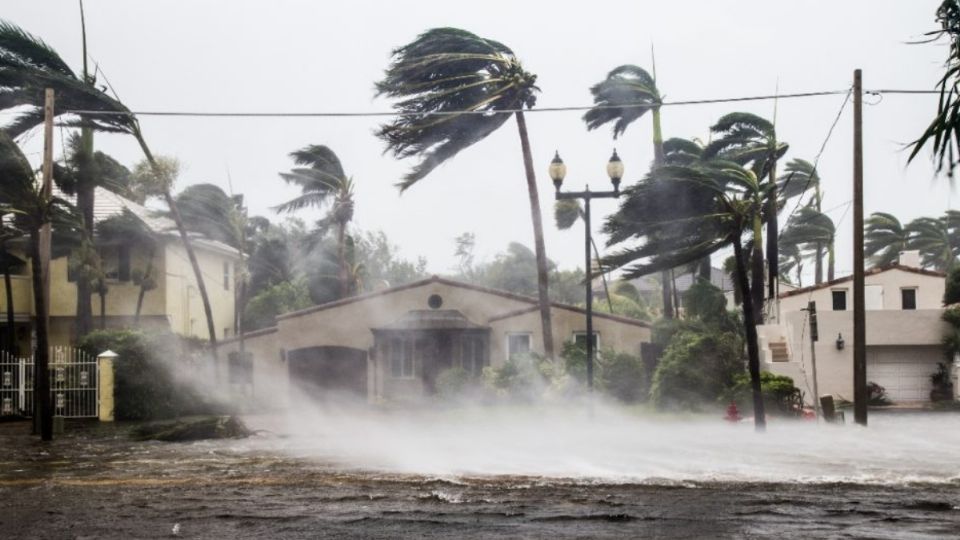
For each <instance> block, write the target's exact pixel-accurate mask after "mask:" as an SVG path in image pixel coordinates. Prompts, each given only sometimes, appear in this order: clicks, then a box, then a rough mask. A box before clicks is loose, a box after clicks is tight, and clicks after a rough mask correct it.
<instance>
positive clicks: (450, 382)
mask: <svg viewBox="0 0 960 540" xmlns="http://www.w3.org/2000/svg"><path fill="white" fill-rule="evenodd" d="M472 382H473V381H472V380H471V378H470V374H469V373H467V370H465V369H463V368H462V367H454V368H450V369H445V370H443V371H441V372H440V374H439V375H437V381H436V385H437V394H438V395H439V396H440V397H442V398H444V399H457V398H460V397H463V395H464V392H465V391H466V390H467V389H468V388H469V387H470V386H471V383H472Z"/></svg>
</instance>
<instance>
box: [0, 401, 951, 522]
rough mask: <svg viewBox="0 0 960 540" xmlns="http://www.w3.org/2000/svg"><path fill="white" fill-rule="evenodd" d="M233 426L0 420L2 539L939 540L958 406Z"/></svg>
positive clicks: (366, 417)
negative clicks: (156, 433) (733, 415)
mask: <svg viewBox="0 0 960 540" xmlns="http://www.w3.org/2000/svg"><path fill="white" fill-rule="evenodd" d="M248 423H249V424H250V425H251V427H254V428H258V429H263V430H264V431H262V432H260V433H259V434H258V435H257V436H255V437H252V438H249V439H243V440H225V441H202V442H196V443H159V442H134V441H130V440H129V439H128V438H126V428H125V427H124V426H122V425H121V426H103V425H100V426H98V425H96V424H81V425H71V426H68V427H69V428H70V429H69V431H68V433H67V434H66V435H65V436H63V437H62V438H60V439H58V440H56V441H54V442H53V443H52V444H49V445H44V444H42V443H40V442H39V441H36V440H35V439H34V438H33V437H31V436H29V434H28V428H29V427H28V426H26V425H25V424H22V423H18V424H5V425H0V537H2V538H158V537H159V538H169V537H183V538H348V537H354V538H396V537H401V536H417V537H422V538H439V537H443V538H485V537H490V538H492V537H498V538H500V537H507V538H554V539H556V538H584V537H586V538H636V537H650V538H654V537H655V538H716V537H736V538H752V537H765V536H777V537H780V538H823V537H836V538H897V539H900V538H956V537H958V536H960V414H956V413H940V414H932V413H925V414H919V413H912V414H906V413H900V414H890V413H887V414H882V415H881V414H873V415H872V416H871V427H870V428H868V429H862V428H859V427H856V426H850V425H847V426H823V425H820V426H818V425H816V424H815V423H808V422H786V421H781V422H776V421H773V422H771V424H770V426H769V431H768V433H766V434H764V435H757V434H754V433H753V430H752V427H751V426H749V425H747V424H740V425H730V424H728V423H726V422H723V421H722V420H720V419H719V418H712V417H711V418H694V419H689V418H688V419H682V420H674V421H666V420H663V419H644V418H643V417H639V416H637V415H632V414H628V413H621V412H616V411H611V410H605V409H600V410H595V411H593V412H592V413H579V412H576V411H570V410H561V411H552V412H544V411H540V410H534V409H530V410H523V409H508V410H502V411H493V412H491V411H489V410H477V411H447V412H443V413H437V412H433V413H416V414H404V415H400V414H389V413H372V412H368V413H354V414H351V413H348V412H346V411H340V410H338V411H330V410H327V411H323V412H313V413H310V414H307V413H303V414H298V415H297V416H293V417H253V418H249V419H248Z"/></svg>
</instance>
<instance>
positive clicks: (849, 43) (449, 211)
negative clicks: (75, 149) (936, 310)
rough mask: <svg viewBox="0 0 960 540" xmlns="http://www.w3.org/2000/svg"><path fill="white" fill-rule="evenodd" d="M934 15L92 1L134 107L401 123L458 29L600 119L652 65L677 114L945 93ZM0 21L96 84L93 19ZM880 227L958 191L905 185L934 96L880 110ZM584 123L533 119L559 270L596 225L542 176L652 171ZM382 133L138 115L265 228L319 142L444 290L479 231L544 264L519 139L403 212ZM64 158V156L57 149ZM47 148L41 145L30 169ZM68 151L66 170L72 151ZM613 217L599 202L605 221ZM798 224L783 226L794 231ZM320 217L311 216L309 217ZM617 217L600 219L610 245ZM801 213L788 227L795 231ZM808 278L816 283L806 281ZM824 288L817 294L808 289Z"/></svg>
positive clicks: (763, 111) (792, 126) (308, 123)
mask: <svg viewBox="0 0 960 540" xmlns="http://www.w3.org/2000/svg"><path fill="white" fill-rule="evenodd" d="M938 4H939V1H938V0H923V1H920V0H911V1H909V2H907V1H892V0H890V1H880V0H869V1H867V0H860V1H852V0H847V1H843V2H836V1H825V0H824V1H805V2H796V1H792V2H786V1H777V2H774V1H770V0H761V1H738V2H732V1H723V2H718V1H715V0H703V1H687V2H637V1H622V2H614V1H594V2H566V1H563V2H561V1H558V2H549V3H548V2H517V1H512V2H511V1H498V0H490V1H487V2H483V3H465V2H450V1H405V2H386V1H384V2H373V1H350V2H316V1H313V2H308V1H293V0H271V1H269V2H267V1H260V2H252V1H230V2H226V1H213V0H190V1H185V0H180V1H163V2H160V1H137V2H131V1H129V0H88V1H87V2H86V5H85V7H86V17H87V33H88V44H89V56H90V58H91V60H92V61H93V62H95V63H96V64H97V65H99V67H100V69H101V70H102V72H103V74H104V75H105V76H101V78H100V82H105V81H107V80H108V81H109V83H110V84H111V85H112V87H113V88H114V90H115V91H116V92H117V94H118V95H119V97H120V98H121V100H122V101H123V102H124V103H125V104H127V105H128V106H129V107H130V108H131V109H133V110H135V111H207V112H219V111H235V112H240V111H242V112H270V111H275V112H346V111H349V112H371V111H389V109H390V103H389V102H388V101H386V100H382V99H375V98H374V96H373V94H374V92H373V83H374V81H375V80H377V79H379V78H380V77H381V75H382V73H383V70H384V68H385V67H386V66H387V63H388V62H389V59H390V51H391V50H392V49H393V48H395V47H397V46H400V45H403V44H405V43H407V42H409V41H411V40H412V39H413V38H414V37H415V36H416V35H417V34H418V33H420V32H422V31H424V30H427V29H429V28H433V27H438V26H454V27H459V28H463V29H466V30H470V31H472V32H474V33H477V34H479V35H481V36H484V37H489V38H492V39H496V40H499V41H501V42H503V43H505V44H506V45H508V46H509V47H511V48H512V49H513V50H514V51H515V53H516V54H517V55H518V56H519V57H520V58H521V59H522V61H523V62H524V65H525V67H526V68H527V69H528V70H529V71H532V72H534V73H536V74H537V75H538V85H539V87H540V88H541V89H542V93H541V94H540V96H539V99H538V103H537V105H538V106H539V107H559V106H583V105H589V104H590V101H591V99H590V94H589V92H588V88H589V87H590V86H591V85H592V84H594V83H596V82H598V81H600V80H601V79H603V77H604V76H605V75H606V73H607V72H608V71H609V70H610V69H612V68H614V67H616V66H618V65H621V64H628V63H629V64H637V65H640V66H643V67H646V68H648V69H649V68H650V66H651V45H654V47H655V51H656V69H657V80H658V84H659V87H660V89H661V92H662V93H663V94H665V96H666V99H667V100H668V101H680V100H690V99H703V98H724V97H738V96H754V95H764V94H773V93H775V92H776V91H777V89H778V88H779V92H780V93H781V94H785V93H794V92H808V91H819V90H844V89H846V88H847V87H848V86H849V85H850V84H851V80H852V73H853V70H854V69H855V68H862V69H863V80H864V87H865V88H867V89H890V88H902V89H932V88H933V87H934V85H935V83H936V81H937V79H938V77H939V76H940V74H941V73H942V63H943V60H944V58H945V55H946V47H945V45H943V44H911V43H910V42H913V41H918V40H920V39H922V38H923V34H924V33H925V32H927V31H930V30H932V29H934V28H935V22H934V11H935V9H936V6H937V5H938ZM0 14H2V15H0V16H2V17H3V18H5V19H7V20H9V21H12V22H14V23H16V24H18V25H20V26H22V27H23V28H24V29H26V30H27V31H29V32H31V33H33V34H35V35H37V36H40V37H42V38H43V39H44V40H46V41H47V42H48V43H49V44H50V45H52V46H53V47H54V48H55V49H57V50H58V51H59V52H60V53H61V54H62V55H63V56H64V58H65V59H66V60H67V61H68V62H69V63H70V64H71V65H72V66H73V67H74V68H75V69H76V70H77V71H79V69H80V66H81V61H82V56H81V55H82V53H81V34H80V17H79V8H78V4H77V1H76V0H42V1H40V0H37V1H33V0H31V1H14V0H4V1H3V2H2V11H0ZM865 101H866V103H867V104H866V105H865V107H864V132H865V136H864V149H865V150H864V151H865V175H866V181H865V185H866V188H865V189H866V194H865V201H866V212H867V213H868V214H869V213H870V212H873V211H887V212H892V213H894V214H896V215H897V216H899V217H900V218H901V219H902V220H909V219H912V218H914V217H917V216H920V215H939V214H941V213H942V212H943V211H944V210H946V209H947V208H950V207H951V201H952V200H953V197H954V195H953V191H952V190H951V188H950V185H949V183H948V182H947V180H946V179H943V178H936V177H935V176H934V171H933V167H932V166H931V164H930V162H929V160H928V159H926V156H924V159H920V160H917V161H915V162H914V163H913V164H911V165H910V166H909V167H908V166H907V164H906V158H907V154H906V152H905V151H904V150H903V147H904V144H905V143H908V142H910V141H911V140H913V139H915V138H916V137H917V136H918V135H919V134H920V133H921V132H922V130H923V128H924V127H925V126H926V124H927V123H928V122H929V120H930V118H931V117H932V115H933V113H934V112H935V108H936V97H935V96H929V95H928V96H894V95H887V96H884V97H883V98H882V99H881V98H878V97H873V96H867V97H866V98H865ZM842 102H843V96H839V95H834V96H826V97H815V98H808V99H791V100H786V99H785V100H780V101H779V103H778V105H777V113H776V123H777V131H778V135H779V137H780V139H782V140H783V141H786V142H788V143H789V144H790V147H791V150H790V153H789V154H788V158H792V157H801V158H805V159H808V160H811V161H812V160H813V158H814V156H815V155H816V153H817V151H818V150H819V148H820V146H821V145H822V144H823V142H824V139H825V138H826V135H827V131H828V129H829V127H830V125H831V123H832V122H833V120H834V118H835V116H836V115H837V112H838V111H839V109H840V106H841V103H842ZM733 111H748V112H752V113H756V114H759V115H762V116H765V117H768V118H772V117H773V113H774V103H773V102H772V101H757V102H746V103H727V104H716V105H692V106H683V107H680V106H678V107H666V108H664V110H663V129H664V135H665V136H666V137H671V136H678V137H698V138H700V139H702V140H707V138H708V137H709V130H708V127H709V126H710V125H711V124H712V123H713V122H715V121H716V119H717V118H719V117H720V116H721V115H723V114H725V113H727V112H733ZM581 115H582V112H559V113H548V112H541V113H534V114H530V115H528V124H529V129H530V139H531V144H532V147H533V153H534V160H535V164H536V170H537V174H538V181H539V184H540V188H541V189H540V196H541V207H542V208H543V211H544V218H545V219H544V221H545V223H544V225H545V229H546V243H547V254H548V256H549V257H550V258H551V259H553V260H554V261H556V262H558V263H559V265H560V266H561V267H564V268H573V267H576V266H582V257H583V256H582V245H583V244H582V234H583V231H582V227H581V226H579V225H578V226H576V227H575V228H574V229H572V230H570V231H563V232H561V231H557V230H556V228H555V226H554V225H553V220H552V206H553V194H552V186H551V184H550V180H549V178H548V177H547V175H546V169H547V165H548V163H549V161H550V159H551V157H552V155H553V152H554V150H559V151H560V153H561V155H562V156H563V158H564V160H565V161H566V163H567V166H568V170H569V172H568V176H567V186H566V187H568V188H571V189H580V188H582V187H583V185H584V184H586V183H589V184H590V186H591V188H593V189H606V188H607V187H608V185H609V184H608V180H607V178H606V175H605V173H604V167H605V162H606V160H607V158H608V157H609V155H610V152H611V150H612V149H613V148H614V147H616V149H617V150H618V152H619V153H620V155H621V157H622V159H623V161H624V163H625V165H626V171H627V172H626V175H625V176H626V177H625V182H626V183H631V182H633V181H635V180H636V179H638V178H640V177H641V176H642V175H643V174H644V172H646V170H647V168H648V167H649V163H650V161H651V159H652V155H653V152H652V147H651V142H650V135H651V126H650V120H649V118H648V117H644V118H642V119H641V120H639V121H638V122H636V123H635V124H634V125H632V126H631V127H630V128H629V129H628V131H627V133H626V135H625V136H623V137H621V138H620V139H619V140H617V141H614V140H613V139H612V137H611V133H610V131H609V130H606V129H603V130H598V131H594V132H587V131H586V129H585V128H584V124H583V122H582V121H581V120H580V116H581ZM384 121H386V119H385V118H381V119H378V118H288V119H278V118H261V119H251V118H243V119H224V118H157V117H142V118H141V123H142V126H143V130H144V133H145V136H146V138H147V140H148V142H149V143H150V145H151V147H152V149H153V151H154V152H155V153H158V154H165V155H172V156H176V157H177V158H178V159H179V160H180V161H181V162H182V163H183V165H184V169H183V173H182V175H181V178H180V181H179V183H178V188H180V189H182V188H183V187H184V186H186V185H188V184H191V183H197V182H211V183H214V184H217V185H220V186H221V187H223V188H224V189H225V190H228V192H229V191H230V185H228V178H230V179H232V191H233V192H235V193H243V194H245V195H246V198H247V201H248V206H249V208H250V211H251V214H262V215H267V216H269V217H271V219H276V216H275V214H274V213H273V212H272V211H271V210H270V207H271V206H273V205H276V204H278V203H281V202H283V201H285V200H287V199H289V198H291V197H293V196H294V195H295V193H296V191H295V190H294V189H293V188H291V187H288V186H286V185H285V184H284V183H283V182H282V180H281V179H280V178H279V176H278V175H277V173H278V172H279V171H284V170H287V169H289V168H290V166H291V165H292V162H291V161H290V159H289V157H288V156H287V154H288V153H289V152H290V151H292V150H295V149H297V148H299V147H302V146H305V145H307V144H325V145H328V146H330V147H331V148H332V149H333V150H334V151H335V152H336V153H337V154H338V155H339V156H340V158H341V160H342V162H343V165H344V168H345V169H346V171H347V173H348V174H350V175H352V176H353V179H354V180H355V182H356V185H357V192H356V201H357V211H356V218H355V223H356V226H357V227H359V228H361V229H364V230H377V229H382V230H383V231H385V232H386V233H387V235H388V236H389V237H390V239H391V240H392V241H393V242H394V243H396V244H399V245H400V246H401V251H402V253H403V255H404V256H406V257H410V258H413V257H416V256H419V255H422V256H425V257H426V258H427V260H428V263H429V264H428V268H429V270H431V271H432V272H436V273H444V272H449V271H450V270H451V269H452V268H453V266H454V264H455V258H454V256H453V252H454V244H453V238H454V237H455V236H457V235H459V234H461V233H463V232H467V231H471V232H474V233H476V236H477V241H478V256H479V258H481V259H483V258H489V257H491V256H493V254H495V253H496V252H498V251H501V250H503V249H504V248H505V247H506V245H507V243H508V242H510V241H519V242H522V243H524V244H527V245H532V229H531V225H530V211H529V204H528V199H527V195H526V186H525V179H524V174H523V164H522V161H521V154H520V146H519V139H518V135H517V129H516V125H515V123H514V122H512V121H511V122H508V123H507V124H505V125H504V126H503V127H501V128H500V129H499V130H498V131H497V132H496V133H494V134H493V135H491V136H490V137H488V138H487V139H486V140H484V141H481V142H480V143H478V144H476V145H474V146H473V147H471V148H470V149H468V150H467V151H465V152H463V153H462V154H461V155H459V156H457V157H456V158H455V159H453V160H451V161H450V162H448V163H447V164H446V165H443V166H441V167H440V168H439V169H437V170H435V171H434V172H433V173H432V174H430V175H429V176H428V177H427V178H426V179H424V180H423V181H422V182H420V183H419V184H417V185H415V186H413V187H412V188H411V189H409V190H408V191H407V192H406V193H404V194H403V195H402V196H401V195H400V194H399V193H398V191H397V189H396V188H395V187H394V184H395V183H396V182H397V181H398V180H399V178H400V177H401V175H402V174H403V173H404V172H405V171H406V170H407V169H408V168H409V167H410V166H412V165H413V164H414V161H413V160H409V161H408V162H401V161H397V160H395V159H394V158H393V157H391V156H389V155H384V154H383V149H384V147H383V144H382V143H381V142H380V141H379V140H378V139H376V138H375V137H374V135H373V132H374V130H375V129H376V127H377V125H378V124H379V123H381V122H384ZM57 136H58V140H57V143H56V144H57V148H58V149H59V148H60V141H59V137H60V136H61V133H58V134H57ZM40 139H41V137H40V136H39V134H35V135H34V136H32V137H31V138H30V139H29V140H28V141H27V142H26V144H25V147H26V151H27V152H28V153H29V154H30V155H29V157H30V159H31V160H32V161H34V162H35V163H37V162H39V158H40V150H41V146H40ZM96 145H97V148H98V149H99V150H102V151H105V152H107V153H109V154H111V155H113V156H114V157H116V158H117V159H119V160H120V161H121V162H123V163H125V164H127V165H128V166H132V165H133V164H134V163H135V162H136V161H138V160H139V159H140V158H141V154H140V151H139V148H138V147H137V145H136V143H135V142H134V141H133V139H131V138H126V137H123V136H118V135H98V137H97V140H96ZM851 150H852V107H850V106H848V107H847V109H846V110H845V111H844V114H843V116H842V117H841V119H840V122H839V124H838V125H837V128H836V130H835V131H834V133H833V136H832V137H831V138H830V140H829V142H828V143H827V146H826V150H825V152H824V154H823V157H822V160H821V162H820V168H819V169H820V175H821V177H822V178H823V182H824V190H825V199H824V208H825V209H828V210H829V213H830V214H831V215H832V216H833V218H834V220H835V221H840V222H839V224H838V228H839V230H840V233H839V241H838V249H837V253H838V274H840V275H843V274H845V273H847V272H849V271H850V268H851V265H852V262H851V256H850V250H851V237H852V230H851V227H852V220H851V217H852V211H848V210H849V208H850V205H849V201H850V198H851V189H850V186H851V175H852V153H851ZM58 153H59V152H58ZM614 208H615V203H613V202H607V201H604V202H598V203H596V204H595V207H594V215H595V216H605V215H607V214H609V213H610V212H611V211H613V209H614ZM792 209H793V204H791V205H790V206H789V207H788V210H787V211H788V212H789V211H790V210H792ZM317 215H318V214H317V213H316V212H313V213H311V212H304V213H302V217H304V218H305V219H311V218H314V217H316V216H317ZM600 221H601V220H600V219H596V218H595V225H596V229H597V230H599V227H600V223H599V222H600ZM785 221H786V215H785V214H784V215H783V217H781V223H784V222H785ZM808 266H809V267H810V270H812V264H810V265H808ZM806 280H807V281H808V282H809V278H806Z"/></svg>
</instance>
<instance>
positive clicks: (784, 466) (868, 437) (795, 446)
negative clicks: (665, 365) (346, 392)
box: [251, 401, 960, 484]
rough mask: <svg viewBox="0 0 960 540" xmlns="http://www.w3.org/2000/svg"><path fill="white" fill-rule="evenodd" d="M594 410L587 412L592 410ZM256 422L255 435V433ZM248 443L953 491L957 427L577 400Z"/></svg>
mask: <svg viewBox="0 0 960 540" xmlns="http://www.w3.org/2000/svg"><path fill="white" fill-rule="evenodd" d="M591 409H592V410H591ZM259 422H263V423H264V424H265V425H264V426H259V425H257V423H259ZM253 424H254V426H255V427H268V426H267V425H266V424H269V429H271V430H274V432H275V435H273V436H267V437H266V438H265V439H264V440H260V441H257V442H252V443H251V444H254V445H257V446H259V445H260V444H264V445H266V446H268V447H270V448H272V449H273V450H275V451H279V452H282V453H284V454H287V455H290V456H291V457H296V458H299V459H304V460H308V461H313V462H316V463H317V464H318V465H319V464H327V465H330V466H334V467H336V468H340V469H344V468H345V469H354V470H363V471H371V472H383V473H392V474H412V475H421V476H430V477H438V478H444V479H456V478H458V477H459V478H477V477H481V478H482V477H494V476H518V477H540V478H542V479H543V480H545V481H558V480H564V479H569V480H571V481H575V482H601V483H606V482H609V483H641V484H684V483H688V482H690V483H697V482H776V483H780V482H802V483H834V482H849V483H863V484H900V483H904V482H922V483H958V482H960V418H958V416H957V415H953V414H917V413H882V414H873V415H872V416H871V423H870V427H869V428H867V429H864V428H862V427H859V426H855V425H852V424H847V425H823V424H820V425H818V424H817V423H816V422H813V421H794V420H777V419H772V420H771V421H770V423H769V426H768V430H767V432H766V433H764V434H757V433H755V432H754V430H753V425H752V422H749V421H745V422H742V423H738V424H731V423H729V422H726V421H724V420H723V419H722V417H721V415H720V414H717V415H716V416H695V417H694V416H691V417H682V418H677V417H669V416H662V415H653V414H643V413H639V412H635V411H633V410H628V409H625V408H622V407H619V406H616V405H611V404H603V403H600V402H599V401H597V402H595V403H594V404H593V405H592V407H590V406H588V404H587V403H586V402H585V401H581V402H578V403H567V404H546V405H517V406H460V407H456V408H448V406H447V405H444V404H443V403H440V402H438V403H436V404H435V405H434V406H433V407H432V408H428V407H424V408H420V409H417V410H405V411H399V410H396V411H380V410H374V409H370V408H368V407H365V406H363V405H355V406H353V405H343V404H339V405H338V404H331V403H327V404H322V405H320V404H300V405H298V406H297V407H294V408H293V409H292V411H291V413H290V414H287V415H285V416H283V417H282V419H280V420H279V421H278V420H277V418H275V417H271V418H270V419H269V420H267V419H266V418H261V419H254V420H253Z"/></svg>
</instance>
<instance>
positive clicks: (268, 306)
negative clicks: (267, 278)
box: [243, 280, 311, 330]
mask: <svg viewBox="0 0 960 540" xmlns="http://www.w3.org/2000/svg"><path fill="white" fill-rule="evenodd" d="M310 305H311V303H310V291H309V290H308V289H307V286H306V284H305V283H304V282H303V281H301V280H298V281H293V282H291V281H282V282H280V283H277V284H275V285H272V286H270V287H268V288H266V289H264V290H262V291H261V292H259V293H257V295H256V296H254V297H253V298H251V299H250V301H249V302H247V306H246V309H245V310H244V312H243V326H244V328H246V329H247V330H255V329H257V328H267V327H270V326H273V325H275V324H276V317H277V316H278V315H283V314H284V313H289V312H291V311H296V310H298V309H304V308H307V307H310Z"/></svg>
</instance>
